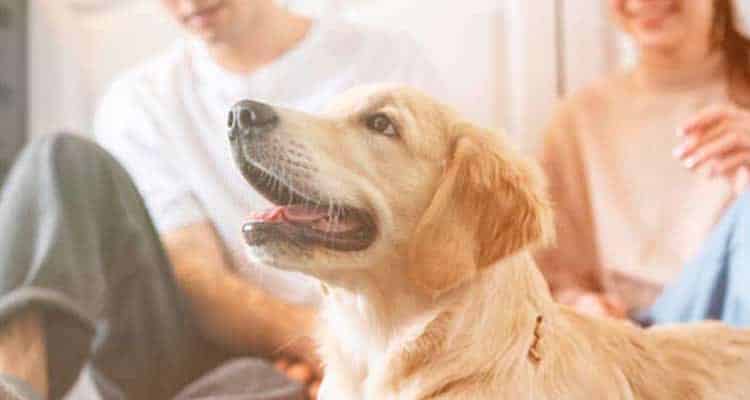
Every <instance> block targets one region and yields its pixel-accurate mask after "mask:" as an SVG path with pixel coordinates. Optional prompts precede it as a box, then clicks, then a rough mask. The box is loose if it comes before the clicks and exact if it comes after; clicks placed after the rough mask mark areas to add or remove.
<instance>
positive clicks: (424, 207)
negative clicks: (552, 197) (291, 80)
mask: <svg viewBox="0 0 750 400" xmlns="http://www.w3.org/2000/svg"><path fill="white" fill-rule="evenodd" d="M229 125H230V141H231V144H232V148H233V152H234V157H235V159H236V162H237V164H238V166H239V168H240V170H241V172H242V174H243V175H244V177H245V178H246V180H247V181H248V182H249V183H250V185H252V186H253V187H254V188H255V189H256V190H258V191H259V192H260V193H262V194H263V195H264V196H265V197H267V198H268V199H269V200H270V201H271V202H273V203H274V204H276V207H274V208H273V209H271V210H268V211H267V212H261V213H257V214H255V215H253V216H252V221H250V222H248V223H247V224H246V225H245V226H244V227H243V233H244V236H245V240H246V242H247V244H248V245H249V250H248V251H249V252H250V254H251V256H252V257H253V259H254V261H255V262H256V263H258V264H259V265H266V266H270V267H274V268H280V269H283V270H290V271H300V272H302V273H305V274H308V275H311V276H313V277H316V278H318V279H320V281H321V282H322V290H323V292H324V294H325V296H324V303H323V305H322V309H321V319H322V321H323V324H321V325H322V327H323V328H322V333H321V335H320V338H319V340H320V351H321V355H322V358H323V360H324V362H325V364H326V367H325V372H326V373H325V379H324V381H323V383H322V386H321V390H320V397H319V398H320V399H323V400H333V399H335V400H355V399H364V400H389V399H401V400H413V399H420V400H421V399H466V400H478V399H512V400H516V399H534V400H547V399H549V400H564V399H570V400H582V399H597V400H599V399H643V400H668V399H675V400H698V399H703V400H708V399H712V400H714V399H715V400H729V399H750V332H748V331H741V330H732V329H729V328H726V327H724V326H722V325H720V324H717V323H710V324H709V323H707V324H696V325H691V326H685V327H674V328H659V329H649V330H644V329H641V328H639V327H636V326H635V325H633V324H630V323H627V322H622V321H616V320H609V319H598V318H593V317H588V316H584V315H579V314H577V313H576V312H574V311H572V310H570V309H568V308H565V307H562V306H560V305H558V304H556V303H555V301H554V300H553V298H552V297H551V295H550V292H549V288H548V286H547V285H546V283H545V280H544V278H543V276H542V275H541V273H540V272H539V270H538V269H537V267H536V266H535V264H534V261H533V258H532V254H531V251H532V249H533V248H534V246H536V245H540V244H544V243H545V242H548V241H549V240H550V238H551V236H552V232H553V230H554V227H553V222H552V215H551V209H550V205H549V204H548V202H547V200H546V199H545V194H544V187H543V186H544V185H543V179H542V176H541V175H540V172H539V170H538V167H537V166H535V164H534V163H533V162H532V161H530V160H528V159H526V158H524V157H523V156H522V155H521V154H520V153H518V152H517V151H516V150H514V149H513V147H512V146H511V145H510V144H509V143H508V142H507V140H506V139H504V138H503V137H502V136H501V135H495V134H493V133H491V132H487V131H485V130H483V129H480V128H478V127H477V126H475V125H472V124H471V123H468V122H466V121H463V120H462V119H461V118H460V117H459V116H458V115H457V114H456V113H455V112H453V111H451V110H450V109H448V108H447V107H445V106H443V105H441V104H439V103H437V102H436V101H433V100H432V99H430V98H429V97H427V96H425V95H423V94H420V93H418V92H416V91H414V90H411V89H408V88H401V87H363V88H358V89H355V90H352V91H350V92H348V93H346V94H344V95H343V96H341V97H340V98H339V99H338V100H337V101H335V102H334V104H332V105H331V106H330V108H328V109H327V111H326V112H325V113H323V115H322V116H312V115H307V114H304V113H300V112H296V111H291V110H287V109H282V108H275V107H271V106H269V105H265V104H261V103H257V102H252V101H242V102H240V103H238V104H236V105H235V106H234V108H233V109H232V111H231V112H230V118H229Z"/></svg>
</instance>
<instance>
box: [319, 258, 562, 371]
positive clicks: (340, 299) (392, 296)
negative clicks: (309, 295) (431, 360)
mask: <svg viewBox="0 0 750 400" xmlns="http://www.w3.org/2000/svg"><path fill="white" fill-rule="evenodd" d="M404 271H406V268H404V265H390V266H387V267H384V268H382V269H379V270H377V271H375V272H369V273H361V274H359V275H357V276H356V277H354V276H352V277H350V278H340V279H339V283H341V284H340V285H335V286H332V287H330V288H329V289H328V295H327V296H326V300H325V306H324V309H323V319H324V321H323V323H324V326H326V329H327V330H329V332H328V334H329V335H332V336H333V337H335V338H336V339H337V342H338V344H339V345H340V346H341V347H342V348H343V351H344V352H345V353H348V354H345V356H344V358H348V362H351V363H352V364H354V365H351V366H349V367H350V368H353V369H357V368H359V369H362V372H361V373H362V374H364V375H365V376H367V375H370V374H372V373H377V372H374V371H376V370H377V369H381V371H380V373H381V374H382V373H383V371H382V369H383V368H387V369H393V368H399V367H398V366H395V367H394V366H393V365H392V360H389V358H403V357H405V355H404V353H405V352H409V351H410V350H409V349H410V348H417V349H419V350H418V351H422V352H424V351H427V352H438V351H439V349H435V348H430V349H426V348H425V345H424V344H421V343H420V341H422V340H424V338H425V337H428V341H430V343H428V344H427V346H428V347H429V346H433V345H438V342H439V341H441V340H443V339H445V340H459V339H456V338H455V337H453V336H455V335H457V334H458V333H461V334H462V335H464V336H465V334H466V333H468V334H469V336H471V335H474V334H475V336H474V337H471V338H470V339H469V338H467V337H462V338H461V339H460V340H467V339H468V340H471V341H472V343H473V345H477V346H486V350H487V351H488V352H492V351H494V352H496V353H497V354H502V353H503V352H514V354H508V356H509V357H510V358H513V359H518V358H523V359H527V358H528V359H529V360H530V361H531V362H533V361H534V358H536V357H541V356H542V355H541V352H539V351H538V350H537V349H535V348H534V347H535V345H536V342H537V341H538V336H539V334H540V327H539V323H540V321H541V319H546V318H547V316H548V315H549V317H550V318H552V317H554V315H552V314H554V310H555V308H554V307H555V306H554V302H553V301H552V298H551V296H550V294H549V289H548V287H547V284H546V283H545V281H544V278H543V277H542V275H541V273H540V272H539V270H538V269H537V268H536V266H535V264H534V262H533V260H532V257H531V255H530V254H529V253H528V252H522V253H519V254H517V255H515V256H513V257H509V258H507V259H504V260H502V261H500V262H498V264H497V265H494V266H492V267H489V268H487V269H486V270H485V271H482V272H480V273H479V274H478V275H477V276H476V277H475V278H474V279H472V280H471V281H470V282H467V283H465V284H464V285H462V286H461V287H459V288H456V289H454V290H452V291H450V292H448V293H445V294H443V295H441V296H439V297H438V298H432V297H431V296H430V295H429V294H426V293H425V292H424V291H423V290H421V289H420V288H419V287H417V286H416V285H415V284H414V283H412V282H411V281H410V280H409V279H408V278H407V277H406V276H405V273H404ZM549 320H550V319H546V321H549ZM482 326H487V327H492V329H493V331H492V332H488V331H486V330H483V329H482V328H481V327H482ZM472 327H473V329H472ZM331 329H333V331H330V330H331ZM336 330H345V331H344V332H342V333H339V332H337V331H336ZM438 335H445V336H446V337H445V338H440V337H437V336H438ZM516 353H517V354H516ZM412 356H415V355H413V354H412V355H406V357H412ZM416 358H419V356H418V355H416ZM374 364H379V365H374ZM387 365H388V366H387ZM401 367H402V368H413V367H414V366H403V365H402V366H401ZM401 375H403V374H401Z"/></svg>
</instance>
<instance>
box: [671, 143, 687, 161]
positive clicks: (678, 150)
mask: <svg viewBox="0 0 750 400" xmlns="http://www.w3.org/2000/svg"><path fill="white" fill-rule="evenodd" d="M683 154H685V145H680V146H677V147H675V148H674V150H672V156H673V157H674V158H680V157H681V156H682V155H683Z"/></svg>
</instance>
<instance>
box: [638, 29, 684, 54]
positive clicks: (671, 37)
mask: <svg viewBox="0 0 750 400" xmlns="http://www.w3.org/2000/svg"><path fill="white" fill-rule="evenodd" d="M635 41H636V45H637V47H638V48H640V49H641V50H642V51H669V50H673V49H675V48H678V47H680V44H681V43H682V39H681V35H679V34H678V33H677V32H672V31H659V32H654V31H650V32H639V33H638V34H637V35H635Z"/></svg>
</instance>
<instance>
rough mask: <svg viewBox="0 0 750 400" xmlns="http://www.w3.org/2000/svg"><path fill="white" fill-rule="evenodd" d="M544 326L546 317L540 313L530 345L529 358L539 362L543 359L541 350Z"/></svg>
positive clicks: (536, 362)
mask: <svg viewBox="0 0 750 400" xmlns="http://www.w3.org/2000/svg"><path fill="white" fill-rule="evenodd" d="M543 326H544V317H542V316H541V315H538V316H537V317H536V325H535V326H534V341H532V342H531V346H530V347H529V359H530V360H531V361H532V362H533V363H535V364H538V363H540V362H541V361H542V355H541V353H540V352H539V347H540V343H541V342H542V327H543Z"/></svg>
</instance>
